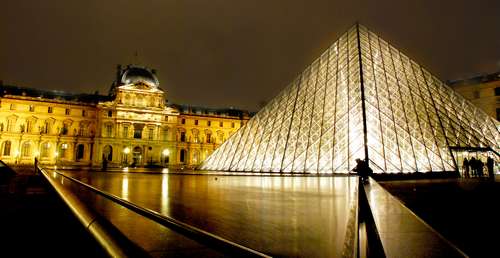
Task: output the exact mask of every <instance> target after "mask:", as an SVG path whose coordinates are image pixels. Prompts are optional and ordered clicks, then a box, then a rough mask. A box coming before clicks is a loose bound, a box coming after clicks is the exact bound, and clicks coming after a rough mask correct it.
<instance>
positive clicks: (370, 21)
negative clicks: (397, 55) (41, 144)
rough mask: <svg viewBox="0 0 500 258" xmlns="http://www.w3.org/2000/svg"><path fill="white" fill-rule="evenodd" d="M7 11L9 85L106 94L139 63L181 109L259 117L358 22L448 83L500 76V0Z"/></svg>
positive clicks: (43, 4)
mask: <svg viewBox="0 0 500 258" xmlns="http://www.w3.org/2000/svg"><path fill="white" fill-rule="evenodd" d="M0 2H1V5H0V6H1V8H0V9H1V10H2V11H1V12H0V13H1V14H0V80H3V82H4V84H15V85H19V86H25V87H36V88H43V89H58V90H67V91H73V92H94V91H96V90H99V91H100V92H101V93H103V92H107V91H108V88H109V86H110V84H111V82H112V81H113V79H114V76H115V69H116V65H117V64H127V63H137V62H139V63H140V64H142V65H146V66H149V67H151V68H155V69H157V70H158V73H159V79H160V83H161V86H162V87H163V88H164V89H166V91H167V94H168V97H167V98H168V99H169V101H170V102H175V103H185V104H194V105H205V106H215V107H228V106H234V107H237V108H244V109H250V110H257V109H258V108H259V103H260V102H262V101H268V100H269V99H271V98H272V97H273V96H274V95H276V94H277V93H278V91H279V90H280V89H282V88H283V87H285V86H286V85H287V84H288V83H289V82H290V81H291V80H292V79H293V78H294V77H295V76H296V75H297V74H298V73H299V72H301V71H302V70H303V69H304V68H305V67H306V66H307V65H308V64H309V63H310V62H311V61H312V60H314V59H315V58H316V57H317V56H318V55H319V54H321V53H322V52H323V51H324V50H325V49H326V48H327V47H328V46H329V45H330V44H331V43H333V42H334V41H335V40H336V39H337V37H339V36H340V35H341V33H342V32H344V31H345V30H347V29H348V28H349V27H350V26H351V25H352V24H354V23H355V21H357V20H359V21H360V22H361V23H363V24H364V25H366V26H367V27H368V28H369V29H371V30H373V31H374V32H375V33H377V34H379V35H380V36H381V37H383V38H385V39H386V40H388V41H389V42H390V43H392V44H393V45H395V46H396V47H398V48H399V49H400V50H402V51H403V52H404V53H406V54H407V55H409V56H410V57H412V58H413V59H414V60H416V61H417V62H419V63H421V64H422V65H424V66H425V67H427V68H428V69H429V70H430V71H431V72H433V73H434V74H436V75H437V76H438V77H440V78H441V79H443V80H447V79H456V78H460V77H467V76H471V75H474V74H478V73H486V72H493V71H498V70H500V1H498V0H475V1H472V0H421V1H404V0H391V1H375V0H372V1H369V0H364V1H363V0H359V1H352V0H343V1H333V0H317V1H315V0H309V1H307V0H303V1H300V0H282V1H278V0H275V1H273V0H245V1H243V0H141V1H138V0H136V1H132V0H130V1H125V0H85V1H68V0H57V1H56V0H46V1H38V0H31V1H28V0H16V1H12V0H0ZM136 51H137V52H138V53H139V55H138V61H137V60H135V58H134V52H136Z"/></svg>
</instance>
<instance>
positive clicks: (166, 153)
mask: <svg viewBox="0 0 500 258" xmlns="http://www.w3.org/2000/svg"><path fill="white" fill-rule="evenodd" d="M162 154H163V166H164V167H165V165H166V162H165V161H166V159H167V157H168V155H169V154H170V151H169V150H168V149H164V150H163V151H162Z"/></svg>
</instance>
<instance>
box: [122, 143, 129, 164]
mask: <svg viewBox="0 0 500 258" xmlns="http://www.w3.org/2000/svg"><path fill="white" fill-rule="evenodd" d="M129 153H130V148H129V147H125V148H124V149H123V154H124V155H125V162H124V163H125V165H126V166H127V167H128V161H127V159H128V154H129Z"/></svg>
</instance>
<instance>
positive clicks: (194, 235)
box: [37, 166, 271, 257]
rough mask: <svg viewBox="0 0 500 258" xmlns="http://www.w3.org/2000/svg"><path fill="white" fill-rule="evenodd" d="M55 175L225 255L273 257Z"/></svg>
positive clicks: (81, 183)
mask: <svg viewBox="0 0 500 258" xmlns="http://www.w3.org/2000/svg"><path fill="white" fill-rule="evenodd" d="M37 167H38V169H39V170H40V171H45V170H44V169H43V168H41V167H39V166H37ZM54 172H55V173H57V174H58V175H60V176H62V177H64V178H67V179H68V180H71V181H72V182H75V183H77V184H79V185H81V186H84V187H85V188H87V189H89V190H91V191H92V192H94V193H97V194H99V195H101V196H103V197H105V198H106V199H109V200H111V201H113V202H115V203H118V204H120V205H122V206H124V207H126V208H128V209H130V210H132V211H134V212H135V213H137V214H140V215H142V216H144V217H146V218H148V219H150V220H153V221H155V222H157V223H159V224H161V225H163V226H165V227H168V228H171V229H173V230H175V231H177V232H180V233H183V234H185V235H187V236H188V237H189V238H191V239H195V240H196V241H199V242H201V243H204V244H207V245H208V246H214V247H215V248H217V249H219V250H221V251H222V252H225V253H230V254H234V255H236V256H238V257H271V256H269V255H267V254H264V253H261V252H259V251H256V250H253V249H251V248H248V247H246V246H243V245H240V244H237V243H235V242H232V241H230V240H227V239H225V238H222V237H220V236H217V235H214V234H212V233H210V232H207V231H205V230H202V229H199V228H197V227H194V226H191V225H189V224H187V223H184V222H181V221H179V220H177V219H174V218H172V217H169V216H165V215H163V214H160V213H158V212H156V211H153V210H151V209H147V208H143V207H140V206H138V205H135V204H134V203H132V202H129V201H127V200H124V199H122V198H120V197H117V196H115V195H113V194H109V193H106V192H104V191H102V190H99V189H97V188H96V187H93V186H91V185H89V184H86V183H84V182H81V181H79V180H77V179H75V178H72V177H70V176H67V175H64V174H62V173H60V172H58V171H56V170H54Z"/></svg>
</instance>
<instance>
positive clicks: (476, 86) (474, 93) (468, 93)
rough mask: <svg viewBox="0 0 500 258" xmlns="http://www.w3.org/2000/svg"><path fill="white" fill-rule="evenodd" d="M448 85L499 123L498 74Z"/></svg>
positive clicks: (499, 89)
mask: <svg viewBox="0 0 500 258" xmlns="http://www.w3.org/2000/svg"><path fill="white" fill-rule="evenodd" d="M448 85H450V86H451V87H452V88H453V89H454V90H456V91H457V92H459V93H460V94H462V95H463V96H464V97H466V98H467V99H469V100H470V101H471V102H472V103H474V105H476V106H477V107H479V108H481V109H483V110H484V111H485V112H486V113H487V114H488V115H490V116H491V117H493V118H495V119H496V120H499V121H500V72H496V73H492V74H487V75H481V76H476V77H473V78H469V79H465V80H455V81H449V82H448Z"/></svg>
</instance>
